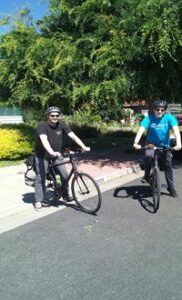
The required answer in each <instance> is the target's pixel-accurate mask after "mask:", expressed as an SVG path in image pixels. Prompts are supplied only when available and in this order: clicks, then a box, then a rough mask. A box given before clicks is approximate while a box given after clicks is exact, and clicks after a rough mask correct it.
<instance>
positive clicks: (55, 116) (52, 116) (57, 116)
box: [49, 115, 59, 118]
mask: <svg viewBox="0 0 182 300" xmlns="http://www.w3.org/2000/svg"><path fill="white" fill-rule="evenodd" d="M49 117H51V118H59V115H49Z"/></svg>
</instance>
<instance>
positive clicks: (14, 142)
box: [0, 125, 34, 160]
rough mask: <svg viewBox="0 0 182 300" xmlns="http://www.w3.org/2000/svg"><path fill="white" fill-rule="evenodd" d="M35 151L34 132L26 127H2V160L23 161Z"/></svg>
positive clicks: (0, 134)
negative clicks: (22, 159)
mask: <svg viewBox="0 0 182 300" xmlns="http://www.w3.org/2000/svg"><path fill="white" fill-rule="evenodd" d="M33 149H34V134H33V130H32V129H31V128H29V127H27V126H25V125H2V126H1V127H0V160H5V159H8V160H15V159H21V158H24V157H26V156H28V155H29V154H30V153H32V151H33Z"/></svg>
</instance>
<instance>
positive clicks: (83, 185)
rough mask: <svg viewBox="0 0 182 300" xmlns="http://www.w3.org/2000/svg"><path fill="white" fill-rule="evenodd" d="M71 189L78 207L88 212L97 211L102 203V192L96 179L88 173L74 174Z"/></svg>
mask: <svg viewBox="0 0 182 300" xmlns="http://www.w3.org/2000/svg"><path fill="white" fill-rule="evenodd" d="M71 190H72V194H73V197H74V200H75V202H76V204H77V205H78V207H79V208H80V209H81V210H82V211H84V212H87V213H90V214H94V213H96V212H97V211H98V210H99V209H100V207H101V203H102V194H101V191H100V188H99V186H98V184H97V182H96V181H95V179H94V178H93V177H92V176H90V175H89V174H87V173H82V172H80V173H77V174H75V175H74V177H73V180H72V183H71Z"/></svg>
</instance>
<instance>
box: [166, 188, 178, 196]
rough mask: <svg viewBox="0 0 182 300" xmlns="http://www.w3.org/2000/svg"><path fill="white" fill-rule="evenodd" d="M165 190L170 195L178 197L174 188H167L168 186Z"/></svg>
mask: <svg viewBox="0 0 182 300" xmlns="http://www.w3.org/2000/svg"><path fill="white" fill-rule="evenodd" d="M167 190H168V192H169V193H170V196H171V197H174V198H176V197H178V194H177V192H176V190H175V189H169V188H167Z"/></svg>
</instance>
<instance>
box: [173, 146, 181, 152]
mask: <svg viewBox="0 0 182 300" xmlns="http://www.w3.org/2000/svg"><path fill="white" fill-rule="evenodd" d="M172 150H174V151H179V150H181V146H178V145H176V146H174V147H172Z"/></svg>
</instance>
